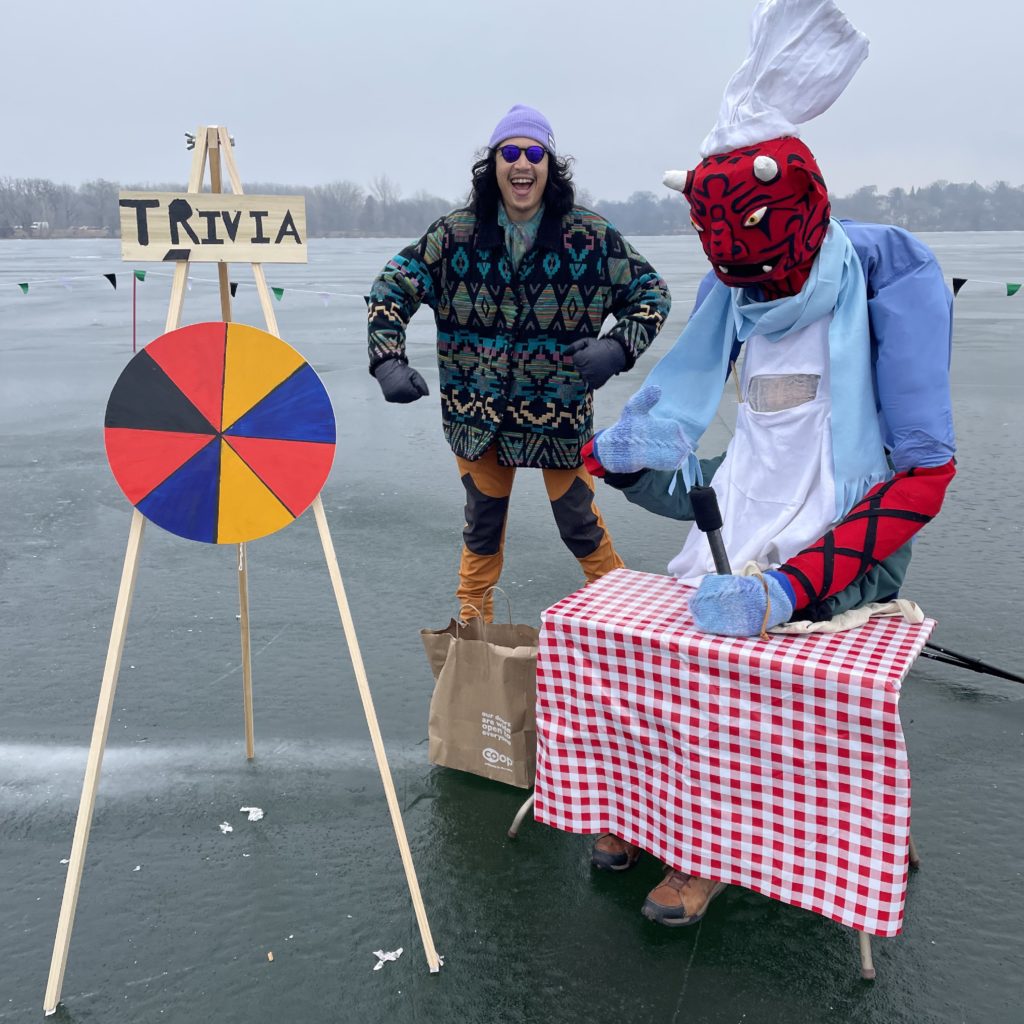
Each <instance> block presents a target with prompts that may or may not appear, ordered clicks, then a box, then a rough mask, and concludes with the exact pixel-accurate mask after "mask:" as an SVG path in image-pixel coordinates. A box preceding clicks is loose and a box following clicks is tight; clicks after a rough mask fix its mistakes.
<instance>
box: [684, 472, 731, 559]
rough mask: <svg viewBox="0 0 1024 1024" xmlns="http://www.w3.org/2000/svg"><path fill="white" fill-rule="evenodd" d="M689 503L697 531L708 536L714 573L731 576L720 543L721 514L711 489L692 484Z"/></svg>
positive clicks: (713, 491)
mask: <svg viewBox="0 0 1024 1024" xmlns="http://www.w3.org/2000/svg"><path fill="white" fill-rule="evenodd" d="M690 502H691V503H692V505H693V518H694V521H695V522H696V523H697V529H698V530H700V531H701V533H706V534H707V535H708V544H709V545H710V546H711V557H712V558H714V560H715V571H716V572H717V573H718V575H719V576H731V575H732V568H731V567H730V565H729V559H728V557H727V556H726V553H725V545H724V544H723V543H722V532H721V531H722V513H721V511H720V510H719V508H718V498H717V497H716V496H715V489H714V488H713V487H701V486H700V485H699V484H694V485H693V487H691V488H690Z"/></svg>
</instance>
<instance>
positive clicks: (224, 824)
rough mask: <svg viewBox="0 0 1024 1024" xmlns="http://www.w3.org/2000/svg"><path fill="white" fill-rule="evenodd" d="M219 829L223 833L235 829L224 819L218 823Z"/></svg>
mask: <svg viewBox="0 0 1024 1024" xmlns="http://www.w3.org/2000/svg"><path fill="white" fill-rule="evenodd" d="M220 830H221V832H223V833H224V834H225V835H227V834H228V833H229V832H234V831H235V830H234V828H233V827H232V826H231V825H229V824H228V823H227V822H226V821H222V822H221V823H220Z"/></svg>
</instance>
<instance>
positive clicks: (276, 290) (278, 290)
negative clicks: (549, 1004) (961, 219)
mask: <svg viewBox="0 0 1024 1024" xmlns="http://www.w3.org/2000/svg"><path fill="white" fill-rule="evenodd" d="M1017 287H1018V288H1019V287H1020V285H1017ZM270 290H271V291H272V292H273V293H274V298H275V299H277V301H278V302H280V301H281V296H282V295H284V289H283V288H271V289H270Z"/></svg>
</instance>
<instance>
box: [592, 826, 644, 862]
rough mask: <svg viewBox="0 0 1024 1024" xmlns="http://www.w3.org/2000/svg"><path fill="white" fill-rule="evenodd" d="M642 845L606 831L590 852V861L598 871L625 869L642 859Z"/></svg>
mask: <svg viewBox="0 0 1024 1024" xmlns="http://www.w3.org/2000/svg"><path fill="white" fill-rule="evenodd" d="M640 852H641V851H640V847H639V846H634V845H633V844H632V843H627V842H626V841H625V840H624V839H620V838H619V837H618V836H613V835H612V834H611V833H610V832H606V833H605V834H604V835H603V836H599V837H598V839H597V842H595V843H594V848H593V850H591V852H590V863H591V864H592V865H593V866H594V867H595V868H597V869H598V871H625V870H627V868H631V867H632V866H633V865H634V864H635V863H636V862H637V861H638V860H639V859H640Z"/></svg>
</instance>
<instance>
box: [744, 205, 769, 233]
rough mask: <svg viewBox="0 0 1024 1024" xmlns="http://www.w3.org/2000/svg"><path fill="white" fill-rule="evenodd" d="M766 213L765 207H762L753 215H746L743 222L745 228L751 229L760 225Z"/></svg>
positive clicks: (766, 208)
mask: <svg viewBox="0 0 1024 1024" xmlns="http://www.w3.org/2000/svg"><path fill="white" fill-rule="evenodd" d="M767 212H768V207H767V206H762V207H761V208H760V209H759V210H755V211H754V212H753V213H751V214H748V215H747V219H746V220H745V221H744V222H743V226H744V227H745V228H752V227H754V226H755V225H756V224H760V223H761V221H762V220H763V219H764V215H765V214H766V213H767Z"/></svg>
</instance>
